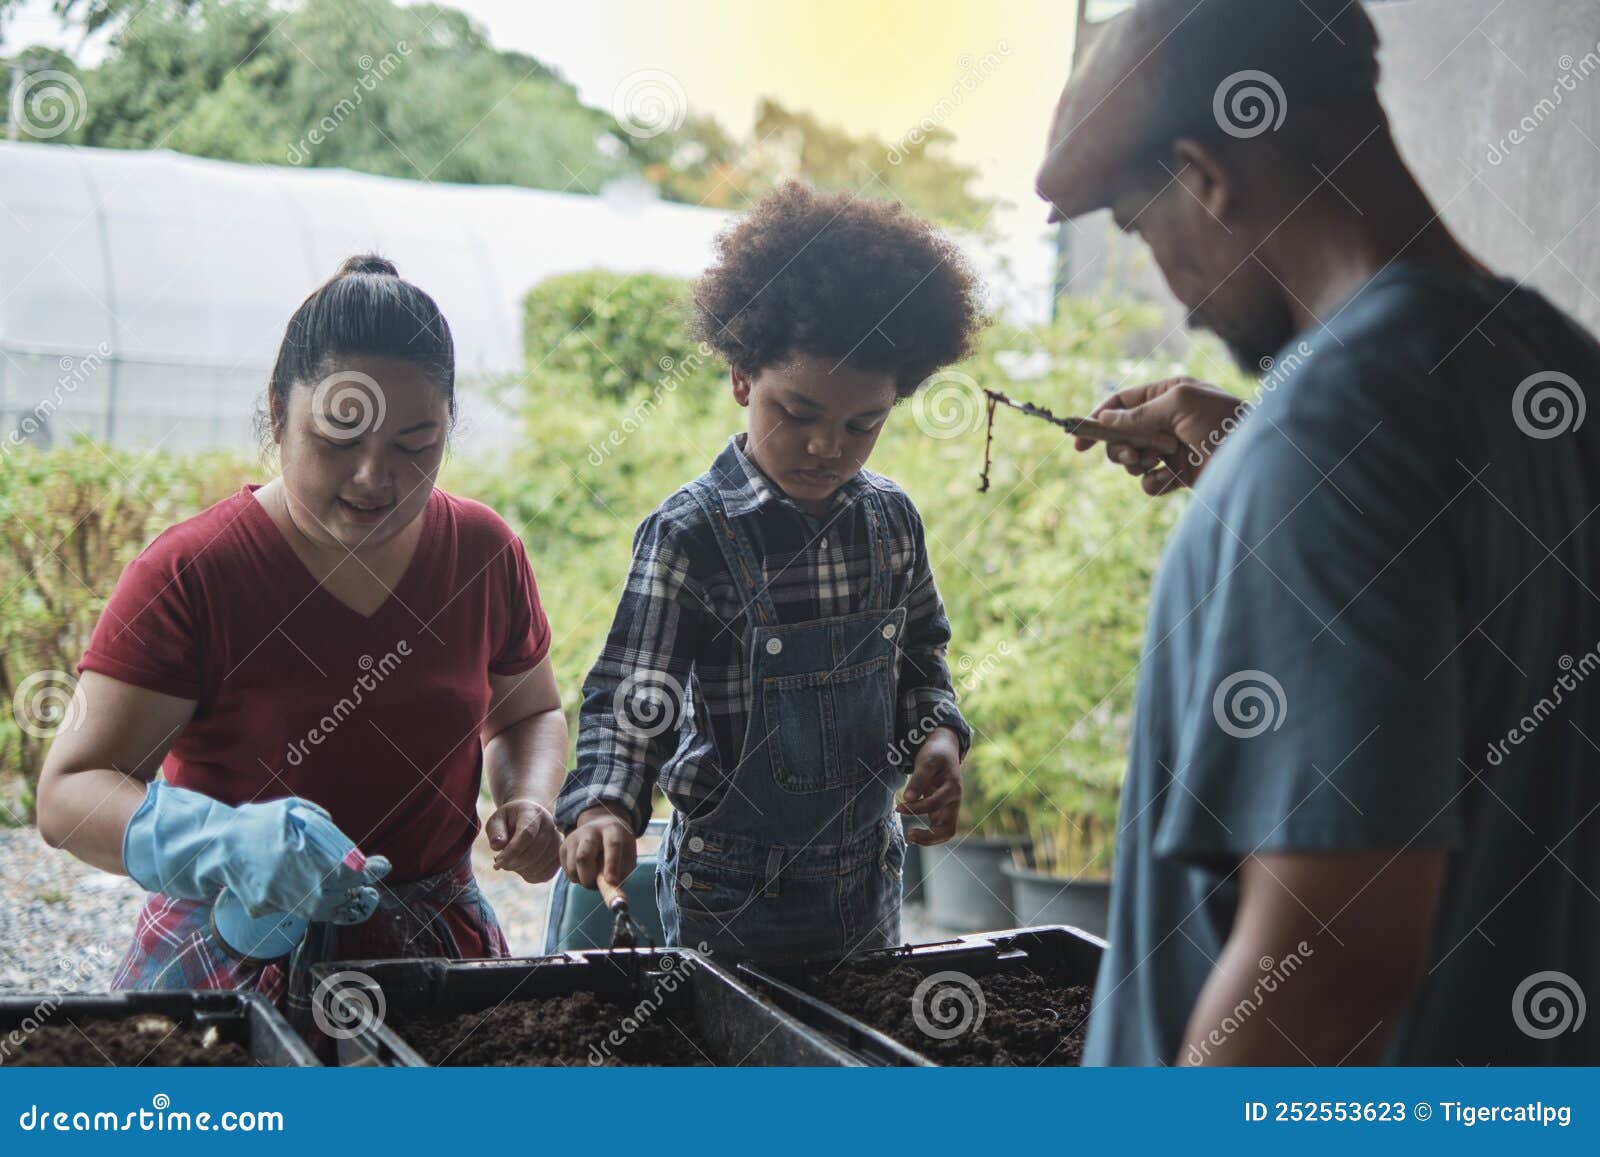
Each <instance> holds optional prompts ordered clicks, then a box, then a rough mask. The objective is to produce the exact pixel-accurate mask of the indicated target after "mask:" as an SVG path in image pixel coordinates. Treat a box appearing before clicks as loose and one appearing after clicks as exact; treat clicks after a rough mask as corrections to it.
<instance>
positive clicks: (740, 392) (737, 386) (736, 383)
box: [728, 369, 753, 406]
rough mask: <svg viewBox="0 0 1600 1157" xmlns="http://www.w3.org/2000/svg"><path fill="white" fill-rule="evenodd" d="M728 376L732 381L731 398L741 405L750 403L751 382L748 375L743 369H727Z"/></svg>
mask: <svg viewBox="0 0 1600 1157" xmlns="http://www.w3.org/2000/svg"><path fill="white" fill-rule="evenodd" d="M728 377H729V379H730V380H731V381H732V382H733V400H734V401H736V402H738V403H739V404H740V405H741V406H748V405H749V404H750V387H751V385H752V384H753V383H752V382H751V380H750V375H749V374H747V373H745V372H744V371H743V370H732V369H730V370H729V371H728Z"/></svg>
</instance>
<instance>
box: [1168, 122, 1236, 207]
mask: <svg viewBox="0 0 1600 1157" xmlns="http://www.w3.org/2000/svg"><path fill="white" fill-rule="evenodd" d="M1169 167H1170V168H1171V170H1172V176H1173V179H1174V180H1176V181H1178V182H1179V183H1180V184H1181V185H1183V187H1184V188H1185V189H1187V190H1188V193H1187V194H1186V196H1187V197H1188V198H1190V199H1191V201H1190V203H1191V204H1197V205H1198V207H1199V208H1202V209H1204V210H1205V211H1206V213H1207V214H1208V215H1209V216H1210V217H1211V218H1212V219H1213V220H1215V221H1216V222H1217V223H1218V224H1219V225H1224V226H1225V223H1226V222H1227V220H1228V218H1229V215H1230V214H1232V213H1233V211H1234V209H1235V208H1236V207H1237V197H1238V189H1237V188H1236V187H1235V185H1234V179H1233V170H1232V169H1231V168H1230V167H1229V165H1228V163H1227V159H1226V158H1225V157H1224V155H1223V154H1222V152H1221V151H1220V150H1219V149H1218V148H1217V147H1216V146H1215V145H1213V144H1211V143H1210V142H1208V141H1201V140H1196V139H1194V138H1192V137H1179V138H1178V139H1177V140H1175V141H1173V142H1172V159H1171V161H1170V162H1169Z"/></svg>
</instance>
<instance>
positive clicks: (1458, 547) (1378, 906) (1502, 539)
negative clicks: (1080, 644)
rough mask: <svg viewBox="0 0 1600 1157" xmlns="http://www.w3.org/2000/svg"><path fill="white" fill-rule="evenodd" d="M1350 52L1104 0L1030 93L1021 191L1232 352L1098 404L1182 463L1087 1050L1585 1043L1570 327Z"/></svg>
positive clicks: (1348, 1059)
mask: <svg viewBox="0 0 1600 1157" xmlns="http://www.w3.org/2000/svg"><path fill="white" fill-rule="evenodd" d="M1376 44H1377V38H1376V33H1375V32H1374V30H1373V28H1372V25H1371V23H1370V21H1369V20H1368V18H1367V16H1366V14H1365V13H1364V12H1363V11H1362V6H1361V5H1360V4H1349V3H1342V2H1341V0H1304V2H1292V3H1280V2H1278V0H1140V3H1139V4H1138V6H1137V7H1136V8H1135V9H1134V10H1133V11H1132V12H1130V13H1129V14H1128V15H1126V16H1124V17H1121V18H1119V19H1118V20H1117V21H1115V22H1114V23H1113V24H1112V25H1111V26H1110V27H1109V28H1108V29H1107V30H1105V31H1104V32H1103V33H1102V37H1101V40H1100V41H1099V43H1097V44H1096V46H1095V49H1094V51H1093V52H1092V54H1091V56H1090V58H1089V60H1088V61H1086V62H1085V65H1084V67H1083V68H1081V69H1080V70H1079V71H1078V73H1077V74H1076V75H1075V76H1074V77H1073V79H1072V81H1071V83H1070V84H1069V85H1068V86H1067V88H1066V91H1065V92H1064V94H1063V96H1062V100H1061V103H1060V105H1059V107H1058V109H1057V114H1056V120H1055V124H1054V127H1053V130H1052V137H1051V145H1050V151H1049V154H1048V156H1047V157H1046V159H1045V162H1044V164H1043V166H1042V167H1041V170H1040V173H1039V178H1038V184H1039V190H1040V192H1041V194H1042V195H1043V196H1044V197H1045V198H1046V199H1048V200H1049V201H1050V202H1051V203H1052V205H1053V207H1054V208H1053V212H1052V219H1061V218H1066V217H1072V216H1076V215H1077V214H1079V213H1083V212H1086V211H1089V210H1092V209H1097V208H1103V207H1109V208H1110V209H1111V210H1112V212H1113V215H1114V217H1115V219H1116V221H1117V223H1118V224H1119V226H1120V227H1121V228H1122V229H1124V230H1125V231H1129V232H1136V233H1138V234H1139V235H1140V236H1141V237H1142V238H1143V239H1144V240H1145V241H1146V242H1147V243H1148V244H1149V246H1150V248H1151V251H1152V253H1153V255H1154V257H1155V259H1156V261H1157V263H1158V264H1159V265H1160V267H1161V269H1162V271H1163V273H1164V274H1165V276H1166V278H1167V281H1168V284H1169V285H1170V286H1171V287H1172V289H1173V291H1174V293H1175V294H1176V295H1177V296H1178V298H1179V299H1180V300H1181V301H1182V302H1183V303H1184V305H1185V306H1186V307H1187V308H1188V309H1189V310H1190V311H1191V317H1192V320H1193V321H1194V323H1196V324H1198V325H1201V326H1204V327H1205V328H1207V329H1210V330H1212V331H1214V332H1215V333H1217V334H1218V335H1219V336H1220V337H1221V338H1222V339H1223V340H1224V341H1225V342H1226V343H1227V344H1228V345H1229V347H1230V349H1231V350H1232V351H1233V353H1234V355H1235V357H1236V358H1237V359H1238V360H1239V361H1240V362H1241V364H1244V365H1246V366H1249V367H1251V368H1252V369H1254V368H1260V369H1261V370H1262V371H1263V372H1264V376H1263V379H1262V381H1261V385H1260V388H1259V390H1258V391H1257V393H1256V395H1255V396H1254V397H1252V398H1250V399H1247V400H1246V401H1245V402H1244V403H1243V404H1241V403H1240V400H1239V399H1237V398H1234V397H1232V396H1231V395H1228V394H1225V393H1222V392H1221V391H1218V390H1215V389H1213V388H1211V387H1209V386H1206V385H1204V384H1203V383H1198V382H1194V381H1191V380H1189V379H1176V380H1170V381H1165V382H1158V383H1154V384H1152V385H1148V386H1139V387H1135V388H1132V389H1128V390H1123V391H1120V392H1119V393H1117V394H1115V395H1113V396H1112V397H1111V398H1110V399H1109V400H1108V401H1107V402H1106V403H1105V405H1104V406H1103V407H1102V408H1101V410H1100V412H1099V413H1098V414H1097V417H1099V418H1100V419H1101V420H1102V421H1105V422H1106V423H1108V424H1111V425H1115V426H1120V427H1123V428H1126V429H1129V430H1137V431H1140V432H1142V433H1145V434H1157V435H1160V436H1163V437H1165V438H1168V439H1170V440H1171V441H1170V444H1171V445H1172V446H1173V447H1174V448H1173V450H1172V452H1171V453H1168V454H1165V455H1160V456H1157V455H1154V454H1147V453H1144V452H1138V451H1134V450H1131V449H1128V448H1126V447H1117V446H1112V447H1111V448H1110V449H1109V455H1110V457H1111V458H1112V460H1113V461H1115V462H1118V463H1120V464H1122V465H1123V466H1125V467H1126V468H1127V469H1128V470H1129V471H1130V472H1131V473H1134V474H1136V475H1139V476H1140V477H1141V479H1142V483H1143V486H1144V489H1145V490H1146V491H1147V492H1148V493H1151V494H1161V493H1166V492H1168V491H1170V490H1175V489H1179V488H1182V487H1191V488H1192V489H1191V490H1190V498H1189V508H1188V509H1187V510H1186V511H1185V513H1184V517H1183V519H1182V520H1181V522H1180V524H1179V526H1178V528H1177V530H1176V531H1175V532H1174V535H1173V538H1172V540H1171V542H1170V543H1169V545H1168V547H1167V550H1166V553H1165V555H1164V557H1163V560H1162V563H1161V567H1160V570H1159V573H1158V576H1157V579H1156V585H1155V590H1154V594H1153V598H1152V603H1151V610H1150V622H1149V631H1148V636H1147V641H1146V644H1145V650H1144V656H1143V659H1142V663H1141V668H1140V673H1139V685H1138V690H1137V695H1136V713H1135V721H1134V727H1133V737H1132V744H1131V748H1130V753H1129V769H1128V778H1127V782H1126V785H1125V787H1124V790H1123V796H1122V814H1121V823H1120V830H1119V839H1118V844H1117V852H1116V860H1115V865H1114V879H1115V885H1114V891H1113V899H1112V915H1111V925H1110V935H1109V939H1110V944H1111V947H1110V950H1109V951H1108V952H1107V954H1106V956H1105V959H1104V963H1103V966H1102V968H1101V972H1100V977H1099V983H1098V987H1097V991H1096V996H1095V1008H1094V1013H1093V1015H1092V1017H1091V1021H1090V1029H1089V1037H1088V1042H1087V1048H1086V1052H1085V1062H1086V1063H1101V1064H1145V1065H1155V1064H1217V1063H1234V1064H1241V1063H1242V1064H1299V1063H1316V1064H1340V1063H1353V1064H1360V1063H1374V1062H1379V1061H1391V1062H1397V1063H1427V1064H1446V1065H1448V1064H1455V1063H1457V1062H1459V1063H1461V1064H1468V1065H1472V1064H1486V1063H1494V1064H1538V1063H1587V1064H1594V1063H1596V1062H1600V1024H1597V1023H1596V1020H1597V1019H1600V1018H1594V1017H1588V1016H1587V1015H1586V1013H1587V1001H1588V999H1590V998H1592V997H1594V996H1595V995H1596V994H1597V993H1600V677H1594V676H1596V675H1600V518H1597V517H1596V514H1597V511H1600V474H1597V468H1600V423H1597V422H1592V421H1591V422H1588V423H1586V422H1585V421H1584V419H1585V416H1586V413H1587V410H1588V408H1589V401H1590V400H1591V398H1590V394H1591V393H1592V391H1593V390H1594V388H1595V385H1596V383H1600V346H1597V344H1596V342H1595V341H1594V339H1593V338H1592V337H1591V336H1590V335H1588V334H1587V333H1585V332H1583V331H1582V330H1581V329H1580V328H1578V327H1577V326H1576V325H1575V324H1574V323H1573V322H1572V321H1571V320H1570V319H1569V318H1567V317H1566V316H1565V315H1564V314H1562V313H1561V312H1560V311H1559V310H1557V309H1555V308H1554V307H1552V306H1551V305H1550V304H1549V303H1548V302H1546V301H1545V300H1544V299H1543V298H1542V297H1540V296H1539V295H1538V294H1536V293H1534V292H1531V291H1529V290H1526V289H1524V288H1522V287H1521V285H1520V284H1519V283H1516V282H1512V281H1508V280H1505V279H1502V278H1499V277H1496V276H1494V275H1493V274H1492V273H1491V272H1490V271H1489V270H1487V269H1485V268H1484V267H1483V266H1482V265H1481V264H1479V263H1478V262H1477V261H1476V260H1474V259H1473V258H1472V257H1471V256H1470V255H1469V254H1468V253H1467V252H1466V251H1465V250H1464V249H1463V248H1462V247H1461V246H1460V245H1459V244H1458V242H1457V241H1456V240H1455V238H1454V237H1452V236H1451V234H1450V232H1449V231H1448V230H1447V229H1446V228H1445V226H1444V225H1443V224H1442V223H1441V222H1440V221H1439V219H1438V215H1437V213H1436V211H1435V209H1434V208H1433V206H1432V205H1431V204H1430V203H1429V201H1428V199H1427V197H1426V196H1425V195H1424V194H1423V192H1422V190H1421V189H1420V188H1419V187H1418V186H1417V184H1416V182H1415V181H1414V179H1413V178H1412V176H1411V175H1410V173H1409V172H1408V170H1407V169H1406V167H1405V165H1404V163H1403V161H1402V160H1401V159H1400V156H1399V154H1398V152H1397V150H1396V148H1395V144H1394V141H1393V139H1392V137H1391V135H1390V132H1389V128H1388V124H1387V120H1386V118H1385V116H1384V114H1383V110H1382V108H1381V106H1380V105H1379V103H1378V100H1377V97H1376V95H1375V84H1376V78H1377V63H1376ZM1246 90H1247V91H1246ZM1241 92H1244V95H1243V96H1241V95H1240V93H1241ZM1088 446H1089V443H1088V442H1085V441H1080V442H1079V443H1078V448H1079V449H1080V450H1081V449H1087V448H1088Z"/></svg>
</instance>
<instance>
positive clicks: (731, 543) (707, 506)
mask: <svg viewBox="0 0 1600 1157" xmlns="http://www.w3.org/2000/svg"><path fill="white" fill-rule="evenodd" d="M688 490H689V494H690V496H691V497H693V498H694V500H695V502H696V503H698V504H699V506H700V509H701V510H702V511H703V512H704V513H705V516H706V519H707V520H708V521H709V522H710V523H711V529H712V537H713V538H714V539H716V541H717V547H718V549H719V550H721V551H722V558H723V561H724V562H725V563H726V564H727V567H728V574H729V575H730V576H731V577H732V578H733V582H734V585H735V587H736V588H737V589H738V591H739V605H740V606H741V607H742V608H743V609H744V611H745V613H746V614H747V615H748V616H749V619H750V625H751V626H752V627H773V626H777V624H778V607H777V604H776V603H774V602H773V601H772V594H771V592H770V591H768V589H767V583H766V582H765V581H764V580H763V578H762V573H763V572H762V569H761V564H760V562H759V561H758V560H757V559H756V553H755V550H754V549H753V548H752V547H751V545H750V541H749V539H748V538H746V537H745V535H744V533H743V532H742V531H741V530H740V529H739V528H738V527H737V526H735V525H734V523H733V520H732V519H731V518H729V517H728V509H727V507H726V506H725V505H724V504H723V502H722V495H721V494H720V493H719V492H718V489H717V481H716V478H715V476H714V475H712V474H702V475H701V476H700V477H699V478H696V479H695V480H694V481H693V482H691V483H689V486H688Z"/></svg>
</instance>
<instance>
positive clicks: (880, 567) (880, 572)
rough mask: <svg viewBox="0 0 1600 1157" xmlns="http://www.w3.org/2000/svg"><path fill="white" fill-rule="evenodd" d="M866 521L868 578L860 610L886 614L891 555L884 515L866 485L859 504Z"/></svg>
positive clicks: (878, 499) (891, 588)
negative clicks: (869, 558) (868, 562)
mask: <svg viewBox="0 0 1600 1157" xmlns="http://www.w3.org/2000/svg"><path fill="white" fill-rule="evenodd" d="M861 504H862V508H863V510H864V512H865V514H866V517H867V543H868V545H867V549H868V551H869V552H870V554H871V564H870V567H869V571H870V577H869V578H868V580H867V602H866V607H865V608H864V609H866V610H869V611H886V610H889V609H890V606H889V598H890V596H891V594H892V593H893V591H894V575H893V573H892V572H891V571H890V569H889V559H890V557H891V555H892V551H891V549H890V545H891V540H890V534H889V517H888V512H887V511H886V510H885V509H884V506H883V498H882V496H881V495H880V494H879V493H878V488H877V487H876V486H874V485H872V484H871V483H870V482H868V483H867V492H866V494H865V495H864V496H863V497H862V500H861Z"/></svg>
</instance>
